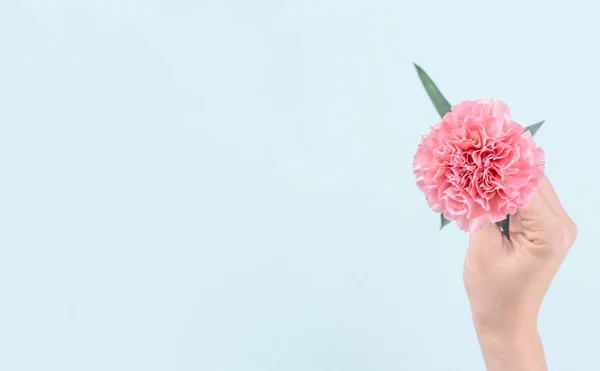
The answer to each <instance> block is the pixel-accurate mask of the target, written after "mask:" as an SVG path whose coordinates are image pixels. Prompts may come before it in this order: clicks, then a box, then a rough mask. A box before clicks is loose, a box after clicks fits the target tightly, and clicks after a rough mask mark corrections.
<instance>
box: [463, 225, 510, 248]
mask: <svg viewBox="0 0 600 371" xmlns="http://www.w3.org/2000/svg"><path fill="white" fill-rule="evenodd" d="M503 244H504V235H502V231H501V230H500V226H499V225H498V224H495V223H488V224H487V225H486V226H485V227H483V229H482V230H480V231H479V232H473V233H471V235H470V237H469V247H470V248H471V249H475V250H480V252H481V253H484V254H493V253H494V251H496V250H497V249H496V247H497V246H502V245H503Z"/></svg>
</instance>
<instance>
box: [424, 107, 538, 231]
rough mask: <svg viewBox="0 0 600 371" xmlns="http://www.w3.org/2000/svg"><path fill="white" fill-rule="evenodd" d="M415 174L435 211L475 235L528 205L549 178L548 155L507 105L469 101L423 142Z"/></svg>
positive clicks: (442, 122)
mask: <svg viewBox="0 0 600 371" xmlns="http://www.w3.org/2000/svg"><path fill="white" fill-rule="evenodd" d="M413 171H414V174H415V177H416V179H417V185H418V187H419V188H420V189H421V190H422V191H423V193H424V194H425V197H426V199H427V203H428V204H429V206H430V207H431V208H432V209H433V210H434V211H435V212H438V213H442V214H443V215H444V217H445V218H446V219H448V220H455V221H456V222H457V224H458V226H459V228H460V229H462V230H463V231H466V232H476V231H479V230H481V229H482V228H483V227H485V226H486V225H487V224H488V223H496V222H499V221H502V220H504V219H505V218H506V215H510V214H514V213H515V212H516V211H517V208H521V207H524V206H527V204H528V203H529V201H530V200H531V197H532V196H533V194H534V192H535V190H536V189H537V186H538V185H539V183H540V180H541V179H542V178H543V176H544V151H543V150H542V149H541V148H539V147H536V145H535V143H534V141H533V137H532V136H531V133H530V132H529V131H525V128H524V127H523V126H521V125H519V124H518V123H516V122H515V121H513V120H512V119H511V117H510V111H509V109H508V106H507V105H506V104H505V103H504V102H502V101H498V100H492V99H480V100H476V101H465V102H462V103H460V104H457V105H455V106H453V107H452V109H451V111H450V112H448V113H447V114H445V115H444V117H443V118H442V121H441V122H439V123H438V124H436V125H434V126H432V128H431V132H430V133H429V134H427V135H424V136H423V137H422V142H421V144H419V146H418V149H417V153H416V154H415V157H414V161H413Z"/></svg>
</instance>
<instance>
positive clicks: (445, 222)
mask: <svg viewBox="0 0 600 371" xmlns="http://www.w3.org/2000/svg"><path fill="white" fill-rule="evenodd" d="M440 220H441V224H440V229H442V228H444V227H445V226H447V225H448V224H450V221H449V220H448V219H446V217H445V216H444V214H440Z"/></svg>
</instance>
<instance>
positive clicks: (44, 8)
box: [0, 0, 600, 371]
mask: <svg viewBox="0 0 600 371" xmlns="http://www.w3.org/2000/svg"><path fill="white" fill-rule="evenodd" d="M599 20H600V9H599V8H598V6H597V5H595V2H594V1H592V0H589V1H583V0H571V1H568V2H558V3H556V4H550V2H548V1H542V0H539V1H526V2H523V3H521V1H517V0H511V1H502V2H491V3H486V2H482V1H475V0H473V1H470V0H452V1H443V0H437V1H424V0H421V1H407V0H394V1H392V0H377V1H373V0H371V1H369V0H363V1H341V0H338V1H322V0H321V1H318V0H302V1H301V0H297V1H283V0H277V1H276V0H260V1H242V0H238V1H233V0H229V1H227V0H221V1H216V0H213V1H210V0H199V1H191V0H190V1H183V0H154V1H141V0H138V1H134V0H97V1H83V0H81V1H68V0H53V1H49V0H37V1H33V0H28V1H26V0H2V1H1V2H0V48H1V49H0V50H1V57H0V128H1V132H0V158H1V161H0V163H1V166H0V169H1V174H2V182H1V185H0V192H1V193H0V194H1V196H0V226H1V231H0V369H1V370H7V371H9V370H10V371H21V370H43V371H53V370H56V371H59V370H60V371H64V370H68V371H71V370H72V371H82V370H85V371H94V370H99V371H100V370H101V371H106V370H127V371H129V370H145V371H152V370H202V371H230V370H231V371H237V370H240V371H242V370H243V371H245V370H248V371H336V370H344V371H354V370H369V371H375V370H381V371H383V370H386V371H388V370H407V371H412V370H415V371H418V370H459V371H465V370H482V369H483V363H482V361H481V356H480V353H479V349H478V346H477V342H476V338H475V334H474V332H473V330H472V327H471V322H470V313H469V309H468V304H467V299H466V295H465V293H464V290H463V286H462V280H461V275H462V262H463V259H464V252H465V249H466V245H467V235H466V234H464V233H462V232H460V231H459V230H458V229H457V228H456V226H454V225H453V226H451V227H448V228H447V229H445V230H444V231H442V232H438V230H437V226H438V217H437V216H436V215H435V214H434V213H433V212H431V211H430V210H429V209H428V208H427V205H426V203H425V201H424V199H423V195H422V194H421V193H420V192H419V191H418V189H417V187H416V186H415V184H414V178H413V176H412V172H411V162H412V156H413V154H414V151H415V149H416V145H417V143H418V142H419V140H420V135H421V134H424V133H426V132H427V131H428V127H429V125H431V124H433V123H435V122H436V119H437V116H436V112H435V110H434V109H433V107H432V106H431V103H430V102H429V101H428V98H427V96H426V95H425V93H424V91H423V88H422V87H421V86H420V84H419V81H418V79H417V76H416V73H415V71H414V69H413V67H412V65H411V62H412V61H415V62H418V63H419V64H421V65H422V66H423V67H424V68H425V69H426V71H428V72H429V73H430V74H431V75H432V77H433V78H434V80H435V81H436V82H437V83H438V84H439V85H440V87H441V88H442V90H443V91H444V92H445V94H446V95H447V97H448V99H449V100H451V101H452V102H454V103H457V102H458V101H460V100H463V99H470V98H480V97H493V98H498V99H503V100H505V101H507V102H508V103H509V104H510V106H511V108H512V111H513V116H514V118H515V119H516V120H517V121H520V122H521V123H523V124H524V125H526V124H531V123H534V122H537V121H538V120H541V119H546V120H547V123H546V125H545V126H544V127H543V128H542V129H541V130H540V132H539V133H538V134H537V136H536V138H537V141H538V143H539V144H540V145H541V146H543V147H544V149H545V150H546V152H547V160H548V166H547V170H548V174H549V177H550V178H551V180H552V181H553V183H554V185H555V188H556V189H557V191H558V193H559V195H560V197H561V198H562V200H563V203H564V205H565V207H566V208H567V211H569V212H570V213H571V215H572V217H573V219H574V220H575V221H576V222H577V223H578V225H579V229H580V237H579V240H578V241H577V243H576V245H575V246H574V248H573V250H572V252H571V254H570V256H569V257H568V259H567V261H566V262H565V264H564V266H563V268H562V270H561V271H560V273H559V275H558V276H557V278H556V281H555V283H554V285H553V287H552V289H551V292H550V293H549V295H548V297H547V300H546V302H545V305H544V308H543V313H542V318H541V323H540V327H541V332H542V335H543V339H544V342H545V346H546V351H547V353H548V360H549V364H550V366H551V369H552V370H568V371H572V370H583V369H585V370H594V369H600V360H599V359H598V356H597V348H598V340H597V339H598V337H597V334H598V331H599V330H600V321H599V320H598V313H600V297H599V293H600V274H599V273H598V272H599V271H598V264H599V263H600V246H599V242H600V241H599V238H598V237H597V233H596V232H597V231H598V228H597V220H596V218H595V217H594V215H595V211H597V210H598V209H599V208H600V191H599V190H598V189H597V188H596V185H597V184H598V181H599V178H598V174H597V163H596V158H597V150H598V136H599V135H600V130H599V129H598V127H599V122H598V90H597V87H598V86H599V85H600V72H599V71H600V69H599V68H598V66H599V63H600V53H599V52H598V50H600V49H599V48H600V44H599V41H600V22H599Z"/></svg>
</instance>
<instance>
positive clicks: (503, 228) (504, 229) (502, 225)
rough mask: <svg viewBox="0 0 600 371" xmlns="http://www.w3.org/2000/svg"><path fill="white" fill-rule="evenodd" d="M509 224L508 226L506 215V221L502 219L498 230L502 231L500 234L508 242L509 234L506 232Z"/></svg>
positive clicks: (508, 220)
mask: <svg viewBox="0 0 600 371" xmlns="http://www.w3.org/2000/svg"><path fill="white" fill-rule="evenodd" d="M509 224H510V215H507V216H506V219H504V220H503V221H501V222H500V229H501V230H502V233H504V235H505V236H506V238H508V240H509V241H510V234H509V231H508V226H509Z"/></svg>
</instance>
